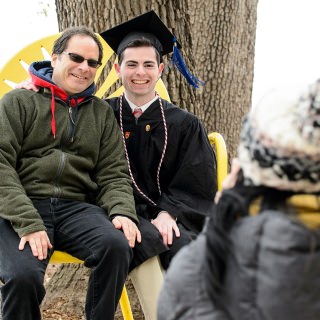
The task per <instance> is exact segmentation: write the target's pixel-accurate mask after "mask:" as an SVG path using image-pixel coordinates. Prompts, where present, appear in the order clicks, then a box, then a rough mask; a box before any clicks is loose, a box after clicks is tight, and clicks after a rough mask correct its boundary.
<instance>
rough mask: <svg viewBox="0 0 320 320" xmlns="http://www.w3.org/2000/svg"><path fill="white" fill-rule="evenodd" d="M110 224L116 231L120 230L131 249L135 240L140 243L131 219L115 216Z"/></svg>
mask: <svg viewBox="0 0 320 320" xmlns="http://www.w3.org/2000/svg"><path fill="white" fill-rule="evenodd" d="M112 223H113V225H114V226H115V228H116V229H122V231H123V233H124V235H125V237H126V238H127V240H128V242H129V246H130V247H131V248H134V246H135V243H136V240H137V242H139V243H140V242H141V233H140V231H139V229H138V227H137V226H136V224H135V223H134V222H133V221H132V220H131V219H129V218H127V217H124V216H116V217H115V218H114V219H113V220H112Z"/></svg>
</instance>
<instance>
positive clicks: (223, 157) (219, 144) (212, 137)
mask: <svg viewBox="0 0 320 320" xmlns="http://www.w3.org/2000/svg"><path fill="white" fill-rule="evenodd" d="M208 138H209V141H210V143H211V145H212V146H213V147H214V148H215V150H216V157H217V184H218V190H221V189H222V182H223V180H224V179H225V178H226V176H227V173H228V152H227V146H226V143H225V141H224V139H223V137H222V135H221V134H220V133H218V132H211V133H210V134H209V135H208Z"/></svg>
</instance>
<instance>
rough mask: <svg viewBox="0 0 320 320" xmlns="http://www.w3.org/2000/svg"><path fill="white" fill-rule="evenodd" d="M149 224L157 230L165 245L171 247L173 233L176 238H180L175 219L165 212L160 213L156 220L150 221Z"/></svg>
mask: <svg viewBox="0 0 320 320" xmlns="http://www.w3.org/2000/svg"><path fill="white" fill-rule="evenodd" d="M151 223H152V224H153V225H154V226H155V227H156V228H157V229H158V230H159V232H160V233H161V235H162V239H163V243H164V244H165V245H169V246H170V245H172V241H173V232H175V234H176V237H180V230H179V228H178V226H177V223H176V219H175V218H174V217H172V216H171V215H170V214H169V213H168V212H167V211H161V212H160V213H159V214H158V216H157V218H155V219H154V220H151Z"/></svg>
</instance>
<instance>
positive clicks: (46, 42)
mask: <svg viewBox="0 0 320 320" xmlns="http://www.w3.org/2000/svg"><path fill="white" fill-rule="evenodd" d="M59 35H60V34H59V33H58V34H54V35H51V36H48V37H45V38H42V39H40V40H37V41H35V42H33V43H31V44H29V45H27V46H26V47H24V48H22V49H21V50H20V51H19V52H18V53H16V54H15V55H14V56H13V57H12V58H11V59H10V60H9V61H8V62H7V63H6V64H5V65H4V67H3V68H2V69H1V70H0V98H1V97H2V96H3V95H4V94H5V93H7V92H9V91H10V90H12V89H13V88H14V87H15V85H16V84H17V83H20V82H22V81H24V80H25V79H26V78H28V77H29V73H28V67H29V65H30V64H31V63H32V62H33V61H40V60H51V50H52V45H53V42H54V40H55V39H57V38H58V36H59ZM99 38H100V40H101V43H102V44H103V49H104V55H103V56H104V57H103V60H102V66H101V67H100V68H99V69H98V70H97V74H96V79H95V81H96V82H98V80H99V79H100V77H101V73H102V71H103V68H104V66H105V65H106V64H107V63H108V61H109V60H110V59H112V58H113V57H114V52H113V50H112V49H111V48H110V47H109V45H108V44H107V43H106V42H105V41H104V40H103V39H102V38H101V37H100V36H99ZM117 81H118V76H117V74H116V72H115V70H114V68H112V70H111V71H110V72H109V73H108V75H107V77H106V79H105V80H104V81H103V83H102V85H101V86H100V88H99V89H98V90H97V92H96V96H98V97H100V98H101V97H103V96H104V95H105V93H106V92H108V90H109V89H110V87H111V86H112V85H114V84H115V83H116V82H117ZM123 90H124V88H123V86H120V87H119V89H117V90H116V91H115V92H113V93H112V94H110V95H109V96H108V97H113V96H119V95H120V94H121V93H122V92H123ZM156 90H157V92H158V93H159V95H160V96H161V97H162V98H163V99H166V100H168V101H170V97H169V94H168V92H167V89H166V87H165V86H164V84H163V82H162V80H161V79H160V80H159V81H158V83H157V85H156ZM209 139H210V142H211V145H212V146H214V147H215V149H216V154H217V168H218V172H217V180H218V188H219V189H221V184H222V181H223V179H224V178H225V176H226V174H227V149H226V145H225V142H224V139H223V137H222V136H221V135H220V134H219V133H217V132H213V133H211V134H209ZM82 262H83V261H81V260H79V259H77V258H75V257H73V256H71V255H69V254H68V253H66V252H61V251H54V253H53V255H52V257H51V259H50V263H53V264H59V263H82ZM120 306H121V310H122V314H123V318H124V320H133V315H132V310H131V306H130V302H129V298H128V294H127V290H126V287H124V288H123V292H122V295H121V298H120Z"/></svg>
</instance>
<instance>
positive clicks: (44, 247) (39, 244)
mask: <svg viewBox="0 0 320 320" xmlns="http://www.w3.org/2000/svg"><path fill="white" fill-rule="evenodd" d="M27 242H29V246H30V248H31V251H32V254H33V255H34V256H35V257H37V258H38V259H39V260H43V259H46V258H47V256H48V249H51V248H52V244H51V243H50V240H49V237H48V235H47V232H46V231H37V232H33V233H29V234H27V235H25V236H23V237H21V240H20V243H19V250H23V249H24V247H25V245H26V243H27Z"/></svg>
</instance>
